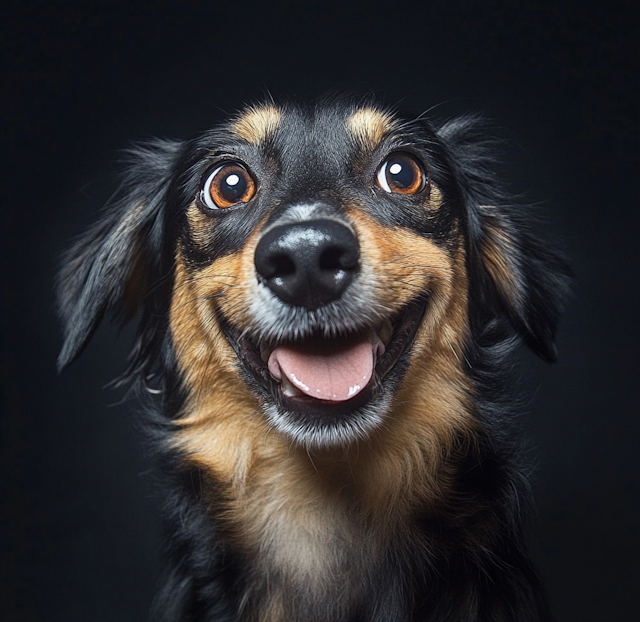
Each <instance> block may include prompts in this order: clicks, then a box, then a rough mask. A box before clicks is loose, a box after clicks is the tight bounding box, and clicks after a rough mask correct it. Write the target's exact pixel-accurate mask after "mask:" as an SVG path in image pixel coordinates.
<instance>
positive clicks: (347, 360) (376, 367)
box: [222, 298, 426, 418]
mask: <svg viewBox="0 0 640 622" xmlns="http://www.w3.org/2000/svg"><path fill="white" fill-rule="evenodd" d="M425 307H426V300H425V299H424V298H421V299H418V300H415V301H413V302H411V303H409V304H408V305H406V306H405V307H404V308H403V309H402V311H401V312H400V313H398V314H397V315H396V316H394V317H392V318H390V319H389V320H386V321H384V322H382V323H381V324H380V325H378V326H376V327H372V328H369V329H367V330H362V331H360V332H357V333H352V334H348V335H343V336H339V337H335V338H331V339H329V338H326V337H322V336H318V335H311V336H309V337H307V338H304V339H299V340H286V339H285V340H283V341H281V342H279V343H268V342H262V343H259V342H257V341H256V340H255V339H254V338H252V336H251V335H249V334H247V333H246V332H244V333H242V332H241V331H239V330H237V329H235V328H234V327H232V326H230V325H229V324H228V323H226V322H224V321H223V322H222V325H223V329H224V331H225V333H226V334H227V338H228V339H229V342H230V343H231V344H232V346H233V347H234V349H235V351H236V354H237V356H238V359H239V361H240V363H241V365H242V367H243V368H244V369H245V370H246V371H247V372H249V373H250V375H251V376H252V377H253V378H254V379H255V380H256V381H257V382H258V384H259V385H260V387H261V388H262V389H263V390H264V391H266V392H267V394H268V395H269V396H270V397H271V399H272V400H274V401H275V402H276V404H278V405H279V406H280V407H281V408H282V409H284V410H285V411H288V412H291V413H300V414H302V415H309V416H313V417H320V418H322V417H327V416H328V417H336V416H344V415H348V414H349V413H353V412H355V411H356V410H358V409H359V408H361V407H363V406H364V405H366V404H368V403H370V402H372V401H374V400H375V399H376V397H377V396H378V395H379V394H380V393H381V391H382V390H383V388H384V383H385V379H386V378H387V377H388V375H389V373H390V372H391V370H392V369H394V367H395V366H396V364H397V363H398V361H399V360H400V358H401V357H402V355H403V354H404V353H405V352H407V351H408V350H409V348H410V347H411V345H412V343H413V340H414V337H415V334H416V331H417V329H418V327H419V325H420V322H421V320H422V317H423V315H424V312H425Z"/></svg>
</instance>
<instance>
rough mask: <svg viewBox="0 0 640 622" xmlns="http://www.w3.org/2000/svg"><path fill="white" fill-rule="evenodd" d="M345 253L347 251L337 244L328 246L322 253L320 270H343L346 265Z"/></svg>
mask: <svg viewBox="0 0 640 622" xmlns="http://www.w3.org/2000/svg"><path fill="white" fill-rule="evenodd" d="M344 255H345V253H344V252H343V250H341V249H340V248H337V247H335V246H332V247H330V248H327V249H326V250H324V251H323V252H322V253H321V254H320V261H319V266H320V270H325V271H326V270H328V271H332V270H342V269H343V268H344V267H346V266H344V265H343V257H344Z"/></svg>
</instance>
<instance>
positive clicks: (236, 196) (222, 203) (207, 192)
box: [200, 162, 256, 209]
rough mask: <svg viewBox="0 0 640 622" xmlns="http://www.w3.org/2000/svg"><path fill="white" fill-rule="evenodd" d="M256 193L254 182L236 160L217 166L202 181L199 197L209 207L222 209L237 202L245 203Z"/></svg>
mask: <svg viewBox="0 0 640 622" xmlns="http://www.w3.org/2000/svg"><path fill="white" fill-rule="evenodd" d="M255 193H256V184H255V182H254V181H253V177H251V175H249V172H248V171H247V170H246V169H245V168H244V166H242V165H241V164H238V163H237V162H225V163H224V164H222V165H220V166H218V167H217V168H216V169H215V170H214V171H213V172H212V173H211V174H210V175H209V176H208V177H207V180H206V181H205V182H204V186H203V188H202V192H201V193H200V197H201V199H202V202H203V203H204V204H205V205H206V206H207V207H209V208H211V209H223V208H225V207H231V206H232V205H236V204H237V203H247V202H248V201H250V200H251V199H252V198H253V195H254V194H255Z"/></svg>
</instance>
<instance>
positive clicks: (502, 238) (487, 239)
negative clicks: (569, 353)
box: [476, 205, 570, 362]
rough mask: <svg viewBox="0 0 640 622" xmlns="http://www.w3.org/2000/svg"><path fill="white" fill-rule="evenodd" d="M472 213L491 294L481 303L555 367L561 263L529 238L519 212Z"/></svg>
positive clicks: (563, 277) (562, 293)
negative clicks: (503, 319)
mask: <svg viewBox="0 0 640 622" xmlns="http://www.w3.org/2000/svg"><path fill="white" fill-rule="evenodd" d="M515 209H517V208H514V210H515ZM519 209H520V210H522V208H519ZM476 213H477V216H478V221H479V222H478V224H479V231H478V234H479V235H478V239H477V243H476V252H477V253H478V256H479V263H480V265H481V269H482V270H483V272H484V274H485V277H484V279H483V280H484V281H485V286H486V287H487V288H488V289H489V290H490V291H486V292H484V295H483V296H482V298H483V299H484V301H485V303H486V304H489V305H492V306H493V307H494V309H495V311H496V312H497V313H499V314H500V313H502V314H504V315H505V316H506V317H507V318H508V320H509V322H510V323H511V325H512V326H513V328H514V329H515V330H516V332H517V333H518V334H519V335H520V337H521V338H522V340H523V341H524V342H525V343H526V344H527V345H528V346H529V347H530V348H531V350H533V352H535V353H536V354H537V355H538V356H540V357H541V358H542V359H544V360H545V361H549V362H553V361H555V360H556V358H557V351H556V346H555V333H556V328H557V325H558V320H559V317H560V313H561V311H562V307H563V306H564V301H565V299H566V298H567V295H568V283H569V275H570V270H569V268H568V266H567V264H566V262H565V260H564V258H563V257H562V255H561V254H560V253H559V252H558V251H557V250H556V249H555V248H553V247H552V246H551V245H549V244H547V243H545V242H544V241H542V240H540V239H539V238H536V237H535V236H534V235H533V234H532V232H531V231H530V230H529V227H528V225H527V223H526V222H525V221H524V219H523V214H522V213H521V212H520V211H514V213H513V214H511V215H509V214H508V212H506V210H505V209H504V208H502V210H500V209H499V208H497V207H489V206H484V205H482V206H477V208H476ZM487 277H488V280H489V283H487V282H486V281H487Z"/></svg>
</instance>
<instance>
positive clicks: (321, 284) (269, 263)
mask: <svg viewBox="0 0 640 622" xmlns="http://www.w3.org/2000/svg"><path fill="white" fill-rule="evenodd" d="M359 254H360V251H359V248H358V240H357V239H356V237H355V235H354V234H353V232H352V231H351V229H350V228H349V227H347V226H346V225H344V224H342V223H340V222H338V221H337V220H330V219H328V218H323V219H317V220H307V221H305V222H299V223H294V224H283V225H278V226H276V227H274V228H273V229H270V230H269V231H267V233H265V235H264V236H263V238H262V239H261V240H260V242H259V243H258V246H257V248H256V255H255V265H256V270H257V271H258V275H259V278H260V280H261V281H262V282H263V283H264V284H265V285H266V286H267V287H268V288H269V289H270V290H271V291H272V292H273V293H274V294H275V295H276V296H278V298H280V299H281V300H282V301H284V302H286V303H287V304H289V305H292V306H295V307H304V308H305V309H308V310H313V309H317V308H318V307H321V306H322V305H326V304H327V303H329V302H331V301H332V300H337V299H338V298H340V296H341V295H342V293H343V292H344V291H345V289H346V288H347V287H348V286H349V283H351V281H352V280H353V278H354V276H355V274H356V273H357V271H358V258H359Z"/></svg>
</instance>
